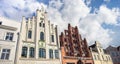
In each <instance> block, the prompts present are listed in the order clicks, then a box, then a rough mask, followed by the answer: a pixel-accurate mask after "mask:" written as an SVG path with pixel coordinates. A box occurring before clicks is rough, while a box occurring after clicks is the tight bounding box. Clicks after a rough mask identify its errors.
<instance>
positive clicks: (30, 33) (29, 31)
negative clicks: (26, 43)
mask: <svg viewBox="0 0 120 64" xmlns="http://www.w3.org/2000/svg"><path fill="white" fill-rule="evenodd" d="M28 38H29V39H31V38H32V30H28Z"/></svg>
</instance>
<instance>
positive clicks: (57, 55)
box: [54, 50, 59, 59]
mask: <svg viewBox="0 0 120 64" xmlns="http://www.w3.org/2000/svg"><path fill="white" fill-rule="evenodd" d="M54 52H55V59H59V50H55V51H54Z"/></svg>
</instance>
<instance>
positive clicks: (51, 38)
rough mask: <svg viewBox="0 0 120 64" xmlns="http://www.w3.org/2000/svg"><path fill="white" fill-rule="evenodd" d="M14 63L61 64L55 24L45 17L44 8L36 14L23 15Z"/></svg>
mask: <svg viewBox="0 0 120 64" xmlns="http://www.w3.org/2000/svg"><path fill="white" fill-rule="evenodd" d="M17 46H18V47H17V53H16V54H17V56H16V59H15V61H16V62H15V64H61V63H60V58H61V57H60V49H59V39H58V32H57V26H55V27H54V25H53V24H51V23H50V21H49V20H48V19H47V16H46V12H45V11H44V10H37V13H36V16H33V17H32V18H28V19H26V18H25V17H23V19H22V23H21V30H20V35H19V42H18V45H17Z"/></svg>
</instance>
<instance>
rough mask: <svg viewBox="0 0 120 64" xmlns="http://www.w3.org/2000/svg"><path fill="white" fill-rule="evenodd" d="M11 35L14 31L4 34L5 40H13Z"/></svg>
mask: <svg viewBox="0 0 120 64" xmlns="http://www.w3.org/2000/svg"><path fill="white" fill-rule="evenodd" d="M13 35H14V33H10V32H8V33H7V34H6V37H5V40H10V41H12V40H13Z"/></svg>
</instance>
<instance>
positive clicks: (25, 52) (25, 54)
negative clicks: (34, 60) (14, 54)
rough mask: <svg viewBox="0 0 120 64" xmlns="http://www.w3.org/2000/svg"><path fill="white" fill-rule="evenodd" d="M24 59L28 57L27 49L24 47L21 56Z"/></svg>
mask: <svg viewBox="0 0 120 64" xmlns="http://www.w3.org/2000/svg"><path fill="white" fill-rule="evenodd" d="M21 56H22V57H27V47H23V48H22V54H21Z"/></svg>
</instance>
